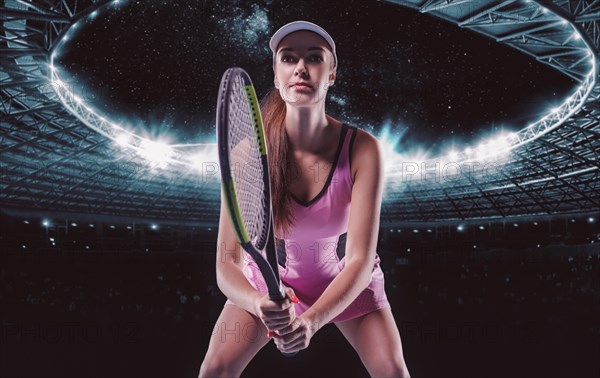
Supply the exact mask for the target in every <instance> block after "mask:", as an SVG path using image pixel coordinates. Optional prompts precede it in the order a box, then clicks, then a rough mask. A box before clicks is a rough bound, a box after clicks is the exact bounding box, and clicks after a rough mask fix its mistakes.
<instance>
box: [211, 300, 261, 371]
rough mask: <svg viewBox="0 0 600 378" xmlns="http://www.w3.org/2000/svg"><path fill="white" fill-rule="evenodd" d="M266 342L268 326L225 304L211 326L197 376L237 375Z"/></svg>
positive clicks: (234, 306) (250, 315)
mask: <svg viewBox="0 0 600 378" xmlns="http://www.w3.org/2000/svg"><path fill="white" fill-rule="evenodd" d="M268 342H269V338H268V337H267V329H266V327H265V326H264V325H263V324H262V322H261V321H260V319H258V318H257V317H256V316H254V315H252V314H250V313H249V312H247V311H245V310H244V309H242V308H240V307H238V306H236V305H231V304H227V305H225V306H223V310H222V311H221V315H220V316H219V318H218V319H217V321H216V323H215V326H214V328H213V332H212V335H211V337H210V343H209V345H208V350H207V352H206V355H205V356H204V361H203V362H202V366H201V368H200V376H239V375H240V374H241V373H242V371H243V370H244V368H245V367H246V366H247V365H248V363H250V361H251V360H252V358H253V357H254V356H255V355H256V353H258V351H259V350H260V349H261V348H262V347H263V346H265V345H266V344H267V343H268Z"/></svg>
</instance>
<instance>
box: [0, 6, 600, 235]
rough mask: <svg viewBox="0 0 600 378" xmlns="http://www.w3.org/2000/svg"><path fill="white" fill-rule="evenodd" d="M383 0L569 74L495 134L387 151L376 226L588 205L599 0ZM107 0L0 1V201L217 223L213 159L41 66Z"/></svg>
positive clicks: (599, 88)
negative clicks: (440, 147)
mask: <svg viewBox="0 0 600 378" xmlns="http://www.w3.org/2000/svg"><path fill="white" fill-rule="evenodd" d="M393 2H394V3H397V4H399V5H402V6H407V7H410V8H414V9H416V10H418V11H420V12H422V13H427V14H430V15H432V16H434V17H438V18H442V19H444V20H446V21H448V22H452V23H455V24H456V25H457V26H458V27H462V28H469V29H471V30H472V31H474V32H476V33H479V34H482V35H484V36H486V37H489V38H492V39H493V40H495V41H497V42H498V43H501V44H505V45H507V46H510V47H512V48H515V49H518V50H519V51H522V52H523V53H525V54H528V55H530V56H531V58H532V59H536V60H537V61H539V62H540V63H543V64H546V65H549V66H551V67H553V68H554V69H556V70H557V71H559V72H561V73H562V74H564V75H567V76H569V77H571V78H572V79H574V80H576V81H577V82H578V83H579V84H580V86H579V87H578V89H577V90H576V91H575V92H574V93H573V94H572V95H571V97H569V99H568V100H567V101H566V102H565V103H563V104H562V105H561V106H559V107H557V108H555V109H553V110H552V112H551V113H549V114H548V115H547V116H546V117H544V118H543V119H540V120H539V121H538V122H535V123H532V124H531V125H529V126H528V127H525V128H523V129H522V130H520V131H519V132H518V133H515V134H513V135H509V136H502V137H499V138H505V139H502V140H500V139H498V140H495V141H494V142H493V143H492V144H485V145H480V148H479V149H477V148H472V149H471V148H470V147H469V148H466V149H465V150H464V151H458V152H456V153H455V154H454V155H453V156H440V157H437V158H427V159H424V160H422V161H416V160H404V161H398V162H397V164H396V166H395V167H394V168H393V169H392V170H389V171H388V172H387V174H388V176H387V178H386V197H385V201H384V205H383V209H382V225H394V224H398V223H402V222H409V221H448V220H453V219H457V220H459V219H460V220H464V219H482V218H489V219H493V218H508V217H516V216H523V215H537V214H539V215H552V214H568V213H578V212H582V211H588V210H593V209H595V210H598V209H600V173H599V171H600V161H599V159H598V154H599V152H600V124H599V123H600V121H599V119H600V84H599V83H598V49H599V46H600V29H599V25H600V22H599V21H600V3H599V2H598V1H583V0H582V1H572V0H571V1H566V0H564V1H563V0H557V1H552V2H543V5H541V4H540V3H541V2H536V1H525V0H521V1H514V0H507V1H489V2H488V1H484V2H482V1H446V0H429V1H393ZM118 3H119V1H118V0H112V1H58V0H57V1H4V2H3V5H2V7H1V8H0V20H1V22H2V26H1V29H0V51H1V52H2V55H1V58H0V95H1V96H2V103H1V106H2V110H1V111H2V119H1V120H0V165H1V168H2V169H1V171H0V201H1V202H0V203H1V207H2V208H4V209H8V208H11V209H27V210H39V211H48V212H70V213H80V214H103V215H114V216H124V217H139V218H153V219H171V220H177V219H179V220H186V221H191V222H198V223H202V224H215V223H216V221H217V219H218V210H219V204H218V202H219V190H220V189H219V181H218V174H217V172H216V170H215V169H216V168H218V167H215V165H214V164H204V165H200V166H198V165H196V164H194V163H193V162H192V161H190V160H189V157H190V156H192V155H191V153H190V152H189V148H187V147H186V146H170V147H169V146H167V147H165V146H160V145H157V144H155V143H153V142H152V141H148V140H143V139H140V138H138V137H136V136H132V135H130V136H129V140H128V141H122V140H121V139H120V137H122V133H121V134H119V133H118V131H119V130H120V129H119V128H118V126H117V125H112V124H110V122H109V121H107V120H104V119H103V118H102V117H100V116H98V115H97V114H95V113H94V112H93V111H91V110H90V109H87V108H86V107H85V106H84V104H82V103H81V101H80V100H79V99H78V98H76V96H69V95H68V91H67V90H66V89H65V88H64V87H62V86H61V85H60V80H59V78H58V77H57V76H56V75H55V74H54V72H53V69H52V64H51V62H52V52H53V51H54V49H55V48H56V46H57V45H58V44H60V43H61V41H62V40H63V39H64V38H65V37H66V36H68V32H69V30H70V28H72V27H74V25H75V24H76V23H77V21H79V20H80V19H82V18H84V17H89V16H90V15H92V14H93V12H95V11H98V10H99V9H101V8H102V7H108V6H112V5H113V4H118ZM423 17H428V16H427V15H424V16H423ZM121 142H122V143H121ZM165 148H166V149H165ZM186 148H187V149H186ZM497 152H502V153H497ZM194 153H196V154H197V153H203V151H202V150H195V152H194ZM156 154H158V158H157V155H156ZM165 155H168V159H164V160H165V161H162V160H163V158H164V157H165ZM207 161H210V159H209V160H207ZM213 161H214V160H213Z"/></svg>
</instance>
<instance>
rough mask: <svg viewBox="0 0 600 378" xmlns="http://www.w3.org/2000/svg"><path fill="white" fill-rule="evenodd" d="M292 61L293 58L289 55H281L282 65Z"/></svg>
mask: <svg viewBox="0 0 600 378" xmlns="http://www.w3.org/2000/svg"><path fill="white" fill-rule="evenodd" d="M293 59H294V57H293V56H291V55H283V56H282V57H281V61H282V62H284V63H287V62H290V61H292V60H293Z"/></svg>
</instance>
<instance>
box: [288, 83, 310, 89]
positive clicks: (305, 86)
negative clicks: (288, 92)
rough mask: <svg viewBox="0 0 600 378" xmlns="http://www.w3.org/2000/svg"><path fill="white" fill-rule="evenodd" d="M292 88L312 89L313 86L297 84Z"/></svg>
mask: <svg viewBox="0 0 600 378" xmlns="http://www.w3.org/2000/svg"><path fill="white" fill-rule="evenodd" d="M292 87H296V88H312V86H310V85H308V84H307V83H296V84H293V85H292Z"/></svg>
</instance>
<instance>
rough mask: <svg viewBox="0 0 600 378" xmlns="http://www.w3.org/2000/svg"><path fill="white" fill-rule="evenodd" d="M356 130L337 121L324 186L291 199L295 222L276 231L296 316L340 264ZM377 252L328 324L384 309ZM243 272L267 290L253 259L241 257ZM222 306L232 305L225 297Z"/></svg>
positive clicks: (283, 276)
mask: <svg viewBox="0 0 600 378" xmlns="http://www.w3.org/2000/svg"><path fill="white" fill-rule="evenodd" d="M356 134H357V129H356V127H354V126H350V125H347V124H343V125H342V132H341V135H340V141H339V143H338V147H337V151H336V154H335V159H334V162H333V167H332V169H331V171H330V172H329V176H328V177H327V181H326V183H325V186H324V187H323V189H322V190H321V192H320V193H319V194H317V196H316V197H315V198H313V199H312V200H310V201H308V202H303V201H301V200H299V199H297V198H296V197H295V196H292V197H293V201H292V205H293V212H294V217H295V224H294V226H293V228H292V230H291V232H290V234H288V235H287V236H288V237H287V239H281V238H279V235H277V234H276V236H277V239H276V244H277V257H278V261H279V274H280V276H281V279H282V281H283V283H284V285H286V286H289V287H291V288H292V289H294V292H295V293H296V296H297V297H298V299H299V300H300V303H297V304H295V310H296V315H301V314H302V313H304V311H306V310H307V309H308V308H309V307H310V306H312V305H313V303H315V302H316V301H317V299H318V298H319V297H320V296H321V294H322V293H323V291H325V289H326V288H327V286H328V285H329V283H330V282H331V281H332V280H333V279H334V278H335V276H336V275H337V274H338V273H340V272H341V270H342V269H343V268H344V265H345V257H344V256H345V251H346V236H347V232H348V220H349V218H350V205H351V204H350V200H351V198H352V175H351V171H350V164H351V161H350V151H351V149H352V145H353V143H354V138H355V137H356ZM379 264H380V259H379V255H377V254H376V255H375V259H374V261H373V269H372V273H371V281H370V283H369V285H368V287H367V288H366V289H364V290H363V291H362V292H361V293H360V294H359V295H358V297H357V298H356V299H355V300H354V301H353V302H352V303H351V304H350V305H349V306H348V307H347V308H346V309H345V310H344V311H342V312H341V313H340V314H339V315H338V316H336V317H335V318H334V319H332V320H331V321H330V323H336V322H342V321H345V320H350V319H353V318H357V317H359V316H362V315H365V314H367V313H369V312H372V311H375V310H378V309H380V308H384V307H389V306H390V304H389V302H388V299H387V297H386V294H385V288H384V278H383V271H382V270H381V267H380V265H379ZM244 275H245V276H246V278H248V281H249V282H250V283H251V284H252V286H254V288H255V289H257V290H259V291H260V292H262V293H264V294H266V293H267V286H266V284H265V281H264V279H263V277H262V275H261V274H260V271H259V269H258V267H257V266H256V263H254V260H252V258H250V257H248V258H245V259H244ZM225 304H234V303H233V302H232V301H231V300H227V302H226V303H225Z"/></svg>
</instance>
